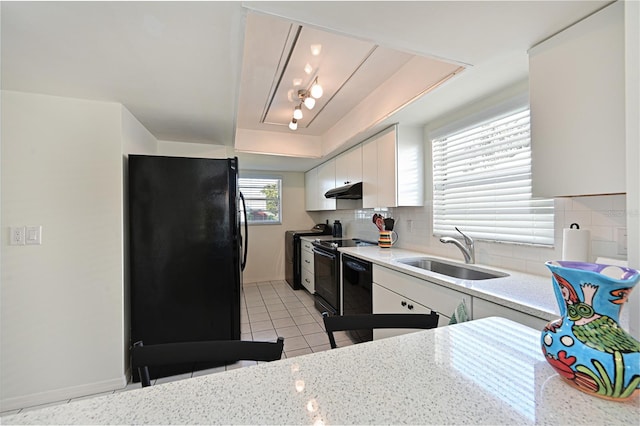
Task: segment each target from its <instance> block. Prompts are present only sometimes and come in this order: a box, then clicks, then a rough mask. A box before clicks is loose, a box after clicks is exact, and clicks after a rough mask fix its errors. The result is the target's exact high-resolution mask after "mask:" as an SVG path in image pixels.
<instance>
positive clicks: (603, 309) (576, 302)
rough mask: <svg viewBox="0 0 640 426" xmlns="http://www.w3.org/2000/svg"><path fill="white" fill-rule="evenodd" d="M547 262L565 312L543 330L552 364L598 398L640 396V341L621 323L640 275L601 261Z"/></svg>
mask: <svg viewBox="0 0 640 426" xmlns="http://www.w3.org/2000/svg"><path fill="white" fill-rule="evenodd" d="M545 265H546V266H547V268H549V269H550V270H551V273H552V277H553V286H554V287H553V289H554V291H555V295H556V299H557V301H558V305H559V307H560V315H561V318H560V319H557V320H555V321H551V322H549V323H548V324H547V326H546V327H545V329H544V330H543V331H542V336H541V344H542V352H543V353H544V355H545V358H546V360H547V362H549V364H550V365H551V366H552V367H553V368H554V369H555V370H556V371H557V372H558V374H559V375H560V377H562V378H563V379H564V380H565V381H566V382H567V383H569V384H570V385H572V386H573V387H575V388H577V389H579V390H581V391H583V392H586V393H589V394H592V395H594V396H598V397H601V398H606V399H614V400H622V399H627V398H630V397H632V396H633V395H637V394H640V343H639V342H638V341H637V340H635V339H634V338H633V337H632V336H631V335H630V334H629V333H627V332H626V331H625V330H623V329H622V328H621V327H620V325H619V324H618V321H619V318H620V311H621V309H622V306H623V304H624V303H625V302H626V301H627V298H628V296H629V293H630V292H631V290H632V289H633V286H635V285H636V284H637V283H638V281H639V280H640V273H639V272H638V271H636V270H634V269H631V268H624V267H619V266H610V265H600V264H596V263H583V262H569V261H555V262H547V263H546V264H545Z"/></svg>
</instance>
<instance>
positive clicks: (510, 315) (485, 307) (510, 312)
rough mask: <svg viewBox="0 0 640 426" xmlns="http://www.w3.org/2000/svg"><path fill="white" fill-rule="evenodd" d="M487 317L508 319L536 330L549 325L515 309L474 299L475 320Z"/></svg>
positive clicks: (545, 321) (540, 319) (543, 320)
mask: <svg viewBox="0 0 640 426" xmlns="http://www.w3.org/2000/svg"><path fill="white" fill-rule="evenodd" d="M487 317H503V318H507V319H510V320H511V321H515V322H519V323H520V324H524V325H526V326H528V327H531V328H535V329H536V330H542V329H543V328H544V327H545V326H546V325H547V323H548V321H547V320H545V319H542V318H538V317H534V316H533V315H529V314H525V313H523V312H520V311H516V310H515V309H511V308H507V307H506V306H502V305H498V304H497V303H493V302H489V301H486V300H484V299H479V298H477V297H474V298H473V319H474V320H476V319H480V318H487Z"/></svg>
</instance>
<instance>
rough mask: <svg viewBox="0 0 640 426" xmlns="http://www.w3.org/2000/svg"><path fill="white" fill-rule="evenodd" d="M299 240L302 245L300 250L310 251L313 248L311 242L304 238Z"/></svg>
mask: <svg viewBox="0 0 640 426" xmlns="http://www.w3.org/2000/svg"><path fill="white" fill-rule="evenodd" d="M300 242H301V246H302V250H303V251H304V250H307V251H309V252H310V251H311V250H313V244H311V242H310V241H305V240H300Z"/></svg>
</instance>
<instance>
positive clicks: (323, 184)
mask: <svg viewBox="0 0 640 426" xmlns="http://www.w3.org/2000/svg"><path fill="white" fill-rule="evenodd" d="M335 187H336V161H335V160H329V161H327V162H326V163H322V164H320V165H319V166H318V188H319V189H318V202H319V204H320V205H319V207H320V210H335V209H336V199H335V198H326V197H325V196H324V193H325V192H327V191H328V190H330V189H333V188H335Z"/></svg>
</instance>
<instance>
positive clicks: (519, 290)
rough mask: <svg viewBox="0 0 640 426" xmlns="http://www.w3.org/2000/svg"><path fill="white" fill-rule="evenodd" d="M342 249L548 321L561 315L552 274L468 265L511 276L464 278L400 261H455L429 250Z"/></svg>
mask: <svg viewBox="0 0 640 426" xmlns="http://www.w3.org/2000/svg"><path fill="white" fill-rule="evenodd" d="M339 250H340V251H341V252H343V253H348V254H350V255H353V256H356V257H359V258H361V259H364V260H368V261H370V262H372V263H374V264H377V265H380V266H384V267H386V268H390V269H393V270H396V271H399V272H402V273H405V274H408V275H412V276H414V277H416V278H420V279H423V280H428V281H430V282H432V283H436V284H439V285H442V286H444V287H448V288H451V289H453V290H457V291H460V292H463V293H466V294H469V295H471V296H473V297H479V298H481V299H485V300H487V301H489V302H494V303H497V304H499V305H503V306H506V307H508V308H512V309H515V310H517V311H520V312H524V313H526V314H529V315H533V316H535V317H538V318H542V319H544V320H547V321H550V320H553V319H557V318H559V310H558V305H557V302H556V298H555V295H554V292H553V285H552V283H551V275H550V274H549V277H542V276H538V275H532V274H525V273H522V272H517V271H511V270H506V269H502V268H496V267H493V266H490V267H488V266H483V265H467V266H470V267H472V268H474V267H480V268H482V269H491V270H494V271H500V272H505V273H507V274H509V276H508V277H503V278H494V279H488V280H475V281H474V280H463V279H458V278H454V277H449V276H445V275H441V274H437V273H435V272H431V271H426V270H424V269H419V268H415V267H412V266H408V265H404V264H402V263H399V262H398V259H402V258H409V257H421V256H428V257H431V258H434V259H442V260H445V261H449V262H451V261H452V260H451V259H446V258H443V257H439V256H432V255H430V254H427V253H420V252H416V251H412V250H405V249H398V248H392V249H381V248H379V247H374V246H370V247H348V248H341V249H339ZM457 263H462V262H457ZM374 279H375V277H374Z"/></svg>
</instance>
